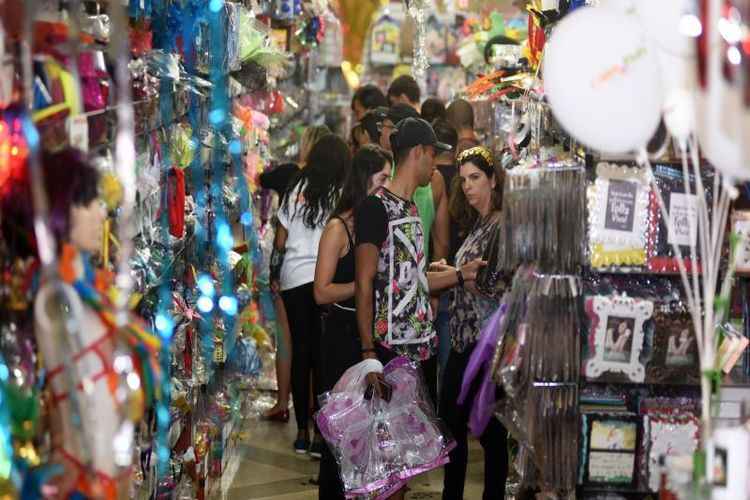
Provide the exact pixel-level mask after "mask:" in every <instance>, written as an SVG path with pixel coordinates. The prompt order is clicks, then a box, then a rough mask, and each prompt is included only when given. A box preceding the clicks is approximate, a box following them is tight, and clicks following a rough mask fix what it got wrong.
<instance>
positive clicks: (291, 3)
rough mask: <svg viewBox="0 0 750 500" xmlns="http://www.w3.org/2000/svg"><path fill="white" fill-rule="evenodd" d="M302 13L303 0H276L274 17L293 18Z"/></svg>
mask: <svg viewBox="0 0 750 500" xmlns="http://www.w3.org/2000/svg"><path fill="white" fill-rule="evenodd" d="M300 14H302V0H276V8H275V9H274V17H275V18H276V19H284V20H291V19H293V18H295V17H297V16H299V15H300Z"/></svg>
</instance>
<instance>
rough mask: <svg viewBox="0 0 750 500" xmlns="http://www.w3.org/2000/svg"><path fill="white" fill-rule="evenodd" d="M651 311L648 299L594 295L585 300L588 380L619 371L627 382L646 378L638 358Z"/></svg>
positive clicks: (652, 306)
mask: <svg viewBox="0 0 750 500" xmlns="http://www.w3.org/2000/svg"><path fill="white" fill-rule="evenodd" d="M653 311H654V304H653V302H651V301H650V300H644V299H636V298H632V297H628V296H625V295H614V296H603V295H595V296H593V297H588V298H587V299H586V313H587V314H588V316H589V325H590V329H589V340H588V351H589V356H588V359H587V360H586V362H585V364H584V373H585V375H586V377H587V378H588V379H598V378H600V377H601V376H602V375H604V374H607V373H620V374H623V375H625V377H626V378H627V380H629V381H630V382H636V383H641V382H643V381H644V380H645V378H646V367H645V366H644V365H643V363H642V362H641V359H640V358H641V351H642V350H643V340H644V323H645V322H646V321H647V320H649V319H650V318H651V316H652V314H653Z"/></svg>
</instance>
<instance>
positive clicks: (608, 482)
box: [578, 413, 643, 490]
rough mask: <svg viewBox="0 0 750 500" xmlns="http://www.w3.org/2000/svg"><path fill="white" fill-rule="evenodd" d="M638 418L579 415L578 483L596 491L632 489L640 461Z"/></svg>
mask: <svg viewBox="0 0 750 500" xmlns="http://www.w3.org/2000/svg"><path fill="white" fill-rule="evenodd" d="M642 434H643V426H642V419H641V417H640V416H638V415H633V414H606V413H584V414H583V415H581V460H580V468H579V472H578V479H579V483H580V484H581V485H582V486H583V487H584V489H585V488H586V487H596V488H597V489H600V488H602V489H607V488H612V489H618V490H629V489H630V490H636V489H637V488H638V476H639V474H638V467H639V463H641V462H642V461H641V460H640V457H641V455H642V445H641V444H642V442H643V436H642Z"/></svg>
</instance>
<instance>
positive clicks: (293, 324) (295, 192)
mask: <svg viewBox="0 0 750 500" xmlns="http://www.w3.org/2000/svg"><path fill="white" fill-rule="evenodd" d="M350 168H351V153H350V152H349V147H348V146H347V145H346V142H344V140H343V139H341V138H340V137H338V136H335V135H326V136H324V137H322V138H321V139H319V140H318V142H317V143H315V145H314V146H313V147H312V149H311V150H310V155H309V156H308V158H307V166H306V167H305V168H304V169H303V170H302V171H300V172H299V174H297V177H296V178H295V179H294V180H293V181H292V183H291V184H290V187H289V189H287V191H286V193H285V194H284V198H283V199H282V202H281V207H280V208H279V215H278V218H279V228H278V231H277V233H276V240H275V242H274V246H275V249H276V256H275V258H273V259H272V262H271V265H272V269H271V274H272V279H274V278H276V279H278V282H279V288H280V290H281V298H282V299H283V301H284V307H285V308H286V311H287V316H288V318H289V330H290V332H291V335H292V401H293V403H294V413H295V416H296V419H297V439H296V440H295V442H294V450H295V451H296V452H297V453H306V452H307V451H308V448H309V447H310V433H309V428H308V426H309V420H310V380H311V377H312V380H313V387H316V386H317V384H316V382H315V378H316V376H317V367H318V362H317V358H318V354H319V346H320V326H321V325H320V310H319V308H318V306H317V304H316V303H315V299H314V297H313V279H314V277H315V261H316V259H317V255H318V243H319V242H320V237H321V235H322V234H323V228H324V226H325V223H326V222H327V221H328V218H329V217H330V215H331V212H332V211H333V209H334V207H335V206H336V204H337V203H338V201H339V193H340V189H341V185H342V184H343V181H344V178H345V176H346V175H347V172H348V171H349V170H350ZM313 403H314V405H315V406H317V401H314V402H313ZM314 444H315V446H314V447H313V448H312V449H311V453H312V454H318V453H319V452H320V451H319V450H320V449H321V448H322V447H323V444H322V441H320V439H319V438H317V436H316V443H314Z"/></svg>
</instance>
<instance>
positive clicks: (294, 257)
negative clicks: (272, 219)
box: [278, 184, 328, 290]
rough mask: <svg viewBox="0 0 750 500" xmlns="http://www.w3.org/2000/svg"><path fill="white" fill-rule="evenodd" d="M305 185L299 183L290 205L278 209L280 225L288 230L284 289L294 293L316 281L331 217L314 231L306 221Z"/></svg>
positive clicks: (282, 287)
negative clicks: (325, 234)
mask: <svg viewBox="0 0 750 500" xmlns="http://www.w3.org/2000/svg"><path fill="white" fill-rule="evenodd" d="M302 191H304V184H299V185H297V186H296V187H295V188H294V191H293V192H292V193H290V194H289V202H288V203H287V204H286V205H284V206H283V207H282V208H281V209H280V210H279V214H278V217H279V222H280V223H281V225H282V226H284V229H286V231H287V234H288V235H287V239H286V254H285V255H284V263H283V264H282V266H281V289H282V290H291V289H292V288H296V287H298V286H302V285H305V284H307V283H312V282H313V281H314V280H315V263H316V261H317V259H318V244H319V243H320V237H321V236H322V235H323V229H324V228H325V221H326V220H327V219H328V215H327V214H324V215H325V216H324V217H321V218H320V220H321V221H322V222H321V223H320V224H318V225H317V226H316V227H315V228H314V229H310V228H309V227H307V226H306V225H305V222H304V215H303V214H304V205H305V200H304V197H303V194H302Z"/></svg>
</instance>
